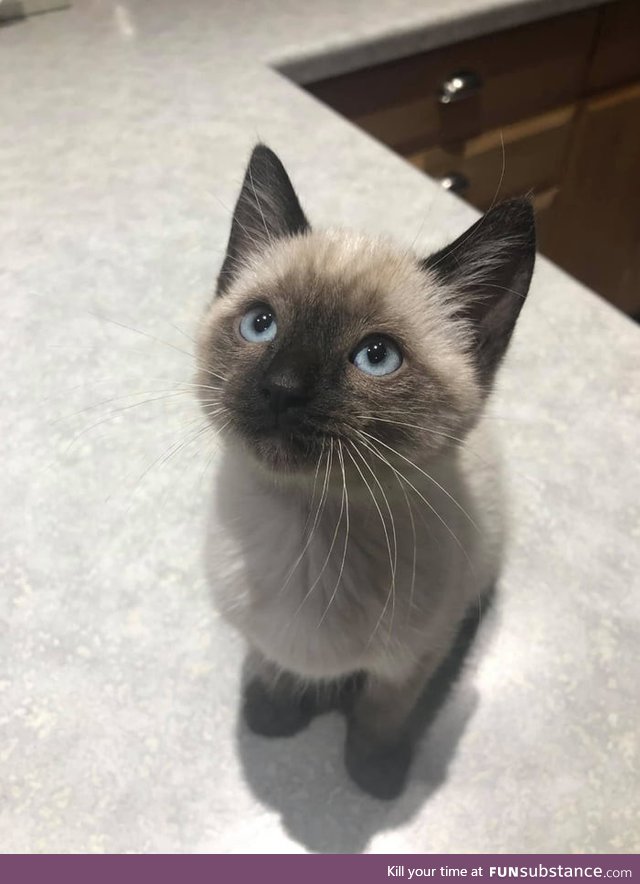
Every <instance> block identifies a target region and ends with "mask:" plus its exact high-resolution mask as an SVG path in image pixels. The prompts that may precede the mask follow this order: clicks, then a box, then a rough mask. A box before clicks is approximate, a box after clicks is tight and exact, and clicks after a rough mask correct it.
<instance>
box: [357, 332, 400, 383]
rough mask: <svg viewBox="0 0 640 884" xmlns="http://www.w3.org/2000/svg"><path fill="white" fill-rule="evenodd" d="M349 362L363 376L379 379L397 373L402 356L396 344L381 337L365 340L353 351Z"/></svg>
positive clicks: (375, 336) (376, 336)
mask: <svg viewBox="0 0 640 884" xmlns="http://www.w3.org/2000/svg"><path fill="white" fill-rule="evenodd" d="M351 361H352V362H353V364H354V365H355V367H356V368H359V369H360V371H363V372H365V374H372V375H375V376H377V377H380V376H382V375H385V374H391V373H392V372H394V371H397V370H398V369H399V368H400V366H401V365H402V354H401V353H400V349H399V348H398V346H397V345H396V344H394V343H393V341H392V340H390V339H389V338H385V337H383V336H382V335H374V336H373V337H370V338H366V339H365V340H364V341H363V342H362V343H361V344H359V345H358V348H357V349H356V350H355V352H354V354H353V356H352V357H351Z"/></svg>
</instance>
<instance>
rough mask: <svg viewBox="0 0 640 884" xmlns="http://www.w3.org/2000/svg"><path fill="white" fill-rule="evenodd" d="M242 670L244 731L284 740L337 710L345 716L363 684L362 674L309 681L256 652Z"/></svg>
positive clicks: (251, 654) (356, 673) (250, 655)
mask: <svg viewBox="0 0 640 884" xmlns="http://www.w3.org/2000/svg"><path fill="white" fill-rule="evenodd" d="M246 668H247V670H248V676H247V679H246V683H245V687H244V703H243V713H244V718H245V721H246V723H247V725H248V727H249V728H250V729H251V730H252V731H253V732H254V733H256V734H260V735H261V736H265V737H287V736H293V735H294V734H296V733H298V731H301V730H302V729H303V728H305V727H306V726H307V725H308V724H309V722H310V721H311V719H312V718H313V717H314V716H316V715H320V714H321V713H323V712H330V711H332V710H334V709H337V710H339V711H341V712H343V713H345V714H349V712H350V711H351V709H352V708H353V704H354V703H355V702H356V700H357V697H358V694H359V692H360V691H361V690H362V686H363V684H364V674H363V673H362V672H355V673H353V674H351V675H346V676H344V677H342V678H337V679H333V680H326V681H309V680H305V679H302V678H301V677H299V676H296V675H294V674H293V673H290V672H286V671H284V670H282V669H279V668H278V667H277V666H276V665H275V664H274V663H271V662H270V661H269V660H267V659H266V658H265V657H264V656H263V655H262V654H260V653H259V652H258V651H251V652H250V654H249V656H248V659H247V663H246Z"/></svg>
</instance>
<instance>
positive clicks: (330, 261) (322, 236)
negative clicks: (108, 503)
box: [198, 146, 534, 473]
mask: <svg viewBox="0 0 640 884" xmlns="http://www.w3.org/2000/svg"><path fill="white" fill-rule="evenodd" d="M494 211H497V210H494ZM502 216H504V219H503V220H504V221H505V222H508V221H509V220H511V221H512V222H513V223H512V224H511V225H509V224H507V223H505V224H504V226H505V227H506V229H505V230H502V226H503V225H501V224H500V225H498V226H499V227H500V233H501V234H502V238H501V240H500V243H501V245H500V246H498V245H497V244H496V223H497V222H498V221H500V220H501V219H499V218H496V217H494V218H491V217H490V215H487V216H485V219H488V221H487V222H485V226H486V228H487V232H488V234H489V237H488V239H487V237H486V236H484V235H483V236H479V235H478V234H479V233H480V232H481V222H478V225H476V227H477V233H476V235H475V236H474V234H473V231H474V228H472V229H471V231H469V232H468V233H467V234H466V235H465V236H467V237H468V238H469V240H470V241H473V240H475V242H470V243H469V244H468V245H466V246H465V243H464V242H463V238H461V240H459V241H458V242H457V244H456V243H454V244H452V246H450V247H448V249H445V250H443V251H442V252H440V253H438V254H437V255H435V256H432V258H430V259H427V261H420V260H419V259H417V258H416V257H415V256H413V255H411V254H409V253H404V252H402V251H399V250H397V249H394V248H393V247H391V246H390V245H388V244H387V243H385V242H380V241H374V240H370V239H366V238H364V237H359V236H354V235H351V234H345V233H340V232H328V233H327V232H325V233H317V232H314V231H311V229H310V227H309V224H308V222H307V220H306V218H305V216H304V214H303V212H302V209H301V208H300V205H299V203H298V200H297V197H296V195H295V193H294V191H293V188H292V186H291V183H290V181H289V179H288V177H287V175H286V172H285V171H284V168H283V167H282V165H281V163H280V161H279V160H278V159H277V157H276V156H275V155H274V154H273V153H272V152H271V151H269V150H268V149H267V148H264V147H262V146H259V147H258V148H256V149H255V150H254V153H253V155H252V158H251V161H250V164H249V168H248V170H247V175H246V177H245V182H244V184H243V188H242V191H241V194H240V197H239V199H238V204H237V206H236V209H235V213H234V219H233V223H232V230H231V236H230V240H229V246H228V250H227V257H226V259H225V262H224V264H223V267H222V271H221V274H220V278H219V281H218V292H217V297H216V298H215V299H214V302H213V304H212V305H211V307H210V309H209V311H208V313H207V315H206V316H205V320H204V322H203V326H202V330H201V334H200V338H199V344H198V361H199V364H200V366H201V369H200V371H199V376H198V383H199V384H200V385H201V387H200V388H199V389H200V391H201V400H202V404H203V408H204V410H205V412H206V413H207V415H208V416H209V418H210V419H211V421H212V423H213V424H214V425H215V426H216V427H217V428H223V429H222V433H223V434H224V436H225V437H227V438H230V439H233V440H235V441H236V443H240V444H241V445H243V446H244V447H245V448H246V450H247V451H248V452H249V453H250V454H251V455H252V456H253V457H254V458H255V459H256V460H257V461H258V462H259V463H261V464H262V465H263V466H265V467H267V468H268V469H270V470H272V471H276V472H289V473H298V472H308V471H312V470H314V469H315V468H316V467H317V465H318V463H319V462H320V459H321V457H322V455H323V453H328V452H329V450H330V449H331V450H333V447H334V445H335V443H336V442H337V440H340V443H341V446H340V448H341V452H342V450H343V449H342V446H343V445H344V446H347V450H348V451H352V452H353V454H356V453H357V452H358V451H359V452H360V453H361V454H363V453H364V454H366V452H367V450H368V451H371V449H372V447H373V448H375V450H376V451H377V452H378V455H379V456H382V457H387V458H390V457H396V456H405V457H408V458H412V459H413V458H414V457H415V455H416V454H417V453H420V455H421V456H423V457H424V456H429V455H434V454H436V453H437V452H439V451H441V450H442V449H443V448H446V447H449V446H450V445H454V444H458V442H459V441H462V439H463V438H464V435H465V433H466V432H467V431H468V430H469V428H470V427H471V426H472V425H473V423H474V422H475V420H476V419H477V417H478V414H479V412H480V410H481V407H482V403H483V400H484V398H485V395H486V391H487V389H488V386H489V385H490V382H491V379H492V377H493V373H494V372H495V369H496V367H497V364H498V363H499V360H500V358H501V356H502V354H503V352H504V350H505V349H506V345H507V343H508V339H509V336H510V333H511V330H512V328H513V324H514V323H515V319H516V317H517V314H518V312H519V309H520V307H521V304H522V301H523V299H524V296H525V295H526V289H527V288H528V283H529V278H530V276H531V271H532V267H533V256H534V245H533V232H532V220H531V212H530V209H529V208H528V206H527V204H525V203H517V204H507V208H506V209H503V210H502ZM483 220H484V219H483ZM524 228H526V230H524ZM510 243H512V244H513V243H517V250H518V251H519V253H522V254H524V253H526V254H524V257H518V258H517V259H514V257H513V255H512V252H513V251H514V249H513V248H511V247H510V245H509V244H510ZM474 245H475V249H473V247H474ZM514 248H516V247H514ZM463 249H464V252H463ZM470 251H473V255H474V257H473V260H471V261H469V260H467V267H466V271H465V270H464V264H465V262H464V261H463V260H462V259H463V257H464V255H465V254H466V255H467V257H468V255H469V252H470ZM480 264H482V266H483V267H485V268H489V274H490V276H491V280H488V279H485V278H484V277H482V274H481V269H482V268H481V266H479V265H480ZM505 267H506V273H505ZM507 276H508V278H506V277H507ZM493 280H496V281H495V282H494V281H493ZM490 286H494V288H495V290H494V292H493V293H492V292H490ZM516 287H517V288H516ZM504 289H508V291H507V292H506V293H505V291H504ZM514 292H517V294H518V295H519V296H518V297H515V296H514ZM505 294H506V297H505Z"/></svg>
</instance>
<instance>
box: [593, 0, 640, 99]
mask: <svg viewBox="0 0 640 884" xmlns="http://www.w3.org/2000/svg"><path fill="white" fill-rule="evenodd" d="M600 15H601V18H600V27H599V30H598V42H597V44H596V48H595V51H594V54H593V60H592V63H591V66H590V69H589V79H588V84H587V85H588V89H589V90H590V91H591V92H595V91H598V90H600V89H608V88H609V87H611V86H619V85H622V84H624V83H630V82H631V81H632V80H640V2H639V0H624V2H622V3H612V4H611V5H610V6H609V5H607V6H604V7H603V8H602V10H601V12H600Z"/></svg>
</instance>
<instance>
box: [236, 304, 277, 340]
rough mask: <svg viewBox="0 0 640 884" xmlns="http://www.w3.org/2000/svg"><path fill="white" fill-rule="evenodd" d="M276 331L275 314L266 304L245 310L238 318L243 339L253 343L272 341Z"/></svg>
mask: <svg viewBox="0 0 640 884" xmlns="http://www.w3.org/2000/svg"><path fill="white" fill-rule="evenodd" d="M277 331H278V323H277V322H276V315H275V313H274V312H273V310H272V309H271V307H267V305H266V304H261V305H260V306H259V307H252V308H251V310H247V312H246V313H245V314H244V316H243V317H242V319H241V320H240V334H241V335H242V337H243V338H244V339H245V341H251V343H253V344H266V343H268V342H269V341H272V340H273V339H274V338H275V336H276V332H277Z"/></svg>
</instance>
